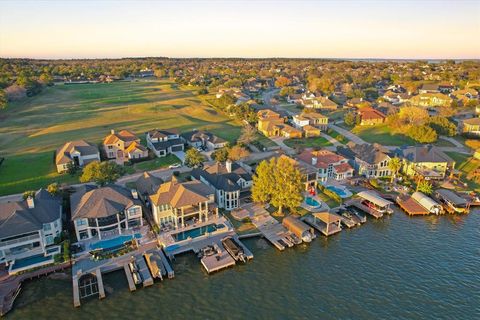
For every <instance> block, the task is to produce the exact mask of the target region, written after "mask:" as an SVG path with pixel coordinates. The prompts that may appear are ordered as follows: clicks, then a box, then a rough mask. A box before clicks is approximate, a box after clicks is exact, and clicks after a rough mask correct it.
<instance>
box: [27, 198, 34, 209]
mask: <svg viewBox="0 0 480 320" xmlns="http://www.w3.org/2000/svg"><path fill="white" fill-rule="evenodd" d="M27 206H28V208H29V209H33V208H35V201H34V200H33V197H31V196H29V197H28V198H27Z"/></svg>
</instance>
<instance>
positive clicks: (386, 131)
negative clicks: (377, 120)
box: [352, 125, 418, 146]
mask: <svg viewBox="0 0 480 320" xmlns="http://www.w3.org/2000/svg"><path fill="white" fill-rule="evenodd" d="M352 132H353V133H355V134H356V135H357V136H359V137H360V138H362V139H363V140H365V141H366V142H369V143H375V142H376V143H380V144H382V145H384V146H403V145H416V144H418V143H417V142H416V141H415V140H413V139H411V138H409V137H407V136H404V135H402V134H393V133H392V132H391V130H390V128H389V127H388V126H387V125H377V126H356V127H355V128H353V129H352Z"/></svg>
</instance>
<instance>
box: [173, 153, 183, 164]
mask: <svg viewBox="0 0 480 320" xmlns="http://www.w3.org/2000/svg"><path fill="white" fill-rule="evenodd" d="M172 153H173V154H174V155H176V156H177V158H178V159H180V161H182V164H183V163H185V151H174V152H172Z"/></svg>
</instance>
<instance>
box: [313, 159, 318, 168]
mask: <svg viewBox="0 0 480 320" xmlns="http://www.w3.org/2000/svg"><path fill="white" fill-rule="evenodd" d="M317 160H318V159H317V157H312V166H314V165H316V164H317Z"/></svg>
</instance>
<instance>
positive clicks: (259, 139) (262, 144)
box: [253, 133, 277, 150]
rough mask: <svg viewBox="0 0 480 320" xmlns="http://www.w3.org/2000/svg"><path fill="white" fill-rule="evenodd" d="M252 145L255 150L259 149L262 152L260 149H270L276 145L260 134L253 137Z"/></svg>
mask: <svg viewBox="0 0 480 320" xmlns="http://www.w3.org/2000/svg"><path fill="white" fill-rule="evenodd" d="M253 144H254V145H256V146H257V148H259V149H260V150H262V148H265V149H267V148H270V147H275V146H276V145H277V144H276V143H275V142H273V141H272V140H270V139H269V138H267V137H265V136H264V135H263V134H261V133H257V134H256V135H255V141H254V142H253Z"/></svg>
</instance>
